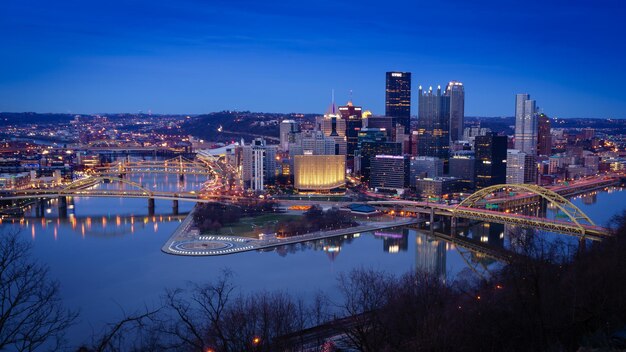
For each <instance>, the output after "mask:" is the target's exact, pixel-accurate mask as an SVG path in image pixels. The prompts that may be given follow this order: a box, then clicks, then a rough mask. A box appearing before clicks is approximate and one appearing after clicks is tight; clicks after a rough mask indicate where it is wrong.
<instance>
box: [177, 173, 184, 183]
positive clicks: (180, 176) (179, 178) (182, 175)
mask: <svg viewBox="0 0 626 352" xmlns="http://www.w3.org/2000/svg"><path fill="white" fill-rule="evenodd" d="M178 181H180V182H183V181H185V174H180V175H178Z"/></svg>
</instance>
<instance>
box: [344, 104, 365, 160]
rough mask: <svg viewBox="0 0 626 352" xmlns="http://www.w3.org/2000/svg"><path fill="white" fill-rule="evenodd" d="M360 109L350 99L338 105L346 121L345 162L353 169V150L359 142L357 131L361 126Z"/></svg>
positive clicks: (361, 115) (361, 116)
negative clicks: (343, 104) (346, 102)
mask: <svg viewBox="0 0 626 352" xmlns="http://www.w3.org/2000/svg"><path fill="white" fill-rule="evenodd" d="M362 110H363V109H362V108H361V107H360V106H354V105H353V104H352V101H349V102H348V104H347V105H346V106H340V107H339V113H340V114H341V118H342V119H343V120H344V121H345V123H346V132H345V135H346V163H347V164H348V165H347V166H348V168H349V169H350V170H353V169H354V151H355V150H356V148H357V146H358V143H359V131H360V130H361V128H363V114H362Z"/></svg>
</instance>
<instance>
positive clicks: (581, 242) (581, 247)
mask: <svg viewBox="0 0 626 352" xmlns="http://www.w3.org/2000/svg"><path fill="white" fill-rule="evenodd" d="M586 250H587V240H586V239H585V237H584V236H583V237H581V238H580V239H578V253H580V254H582V253H584V252H585V251H586Z"/></svg>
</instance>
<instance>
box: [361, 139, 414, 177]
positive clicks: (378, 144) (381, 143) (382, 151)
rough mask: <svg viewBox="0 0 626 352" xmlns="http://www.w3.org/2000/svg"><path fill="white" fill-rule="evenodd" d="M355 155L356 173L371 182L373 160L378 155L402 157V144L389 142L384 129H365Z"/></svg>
mask: <svg viewBox="0 0 626 352" xmlns="http://www.w3.org/2000/svg"><path fill="white" fill-rule="evenodd" d="M355 154H356V156H355V171H356V172H358V173H359V174H360V175H361V178H362V179H363V180H364V181H369V177H370V162H371V159H372V158H373V157H374V156H376V155H401V154H402V144H401V143H394V142H387V131H386V130H385V129H383V128H363V129H361V131H360V132H359V143H358V149H357V152H355Z"/></svg>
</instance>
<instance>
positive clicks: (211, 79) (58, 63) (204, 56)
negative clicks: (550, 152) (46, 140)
mask: <svg viewBox="0 0 626 352" xmlns="http://www.w3.org/2000/svg"><path fill="white" fill-rule="evenodd" d="M624 6H625V5H623V4H621V3H619V2H615V1H607V2H602V3H594V4H593V5H590V4H574V3H567V4H561V3H553V4H544V3H539V2H534V1H531V2H528V3H525V9H524V11H519V8H518V7H517V6H515V5H509V4H503V3H500V2H495V1H483V2H480V3H471V4H468V3H464V2H459V1H452V2H451V3H445V4H437V3H433V2H431V3H423V4H422V3H420V4H415V3H411V2H406V3H398V4H397V6H395V7H381V6H379V4H375V3H373V2H367V1H366V2H360V3H358V4H356V3H350V2H340V3H334V2H315V3H310V4H301V3H298V4H256V3H254V2H243V3H237V4H232V3H227V2H212V3H211V4H205V3H202V2H199V1H195V0H186V1H183V2H177V3H176V4H169V3H166V2H159V1H156V2H146V1H143V0H142V1H136V2H133V3H131V4H127V3H122V2H117V1H113V2H107V3H106V4H92V3H84V2H74V1H63V2H55V3H48V2H44V1H30V2H28V3H12V4H7V5H6V8H5V10H6V11H3V13H2V14H0V32H2V33H4V34H5V35H2V36H0V38H1V39H0V45H2V47H3V49H4V52H5V53H7V54H6V55H3V56H2V58H0V77H1V78H0V111H12V112H19V111H36V112H59V113H68V112H69V113H107V112H109V113H114V112H137V111H144V112H148V111H152V112H153V113H163V114H173V113H180V114H199V113H207V112H212V111H221V110H250V111H267V112H312V113H315V112H323V111H324V108H325V107H326V106H327V105H328V92H330V90H331V89H333V88H334V89H335V91H336V92H337V95H336V96H337V101H338V102H340V103H343V102H346V101H348V100H349V96H350V93H349V92H350V91H351V90H352V92H353V101H354V103H355V104H357V105H359V106H363V108H364V109H366V110H371V111H372V112H373V113H374V114H377V115H382V114H383V113H384V104H385V96H384V89H383V87H384V84H385V78H384V74H385V72H388V71H394V70H399V71H406V72H412V76H413V77H412V89H416V88H417V86H419V85H422V86H425V87H427V86H431V85H432V86H437V85H442V86H445V84H446V83H447V82H449V81H451V80H458V81H460V82H463V83H464V85H465V87H466V104H465V105H466V106H465V114H466V116H512V115H513V113H514V111H513V109H512V108H511V102H512V101H513V100H514V95H515V94H517V93H529V94H532V96H533V97H536V98H537V100H538V101H541V102H542V104H541V107H542V108H543V111H544V112H546V113H547V114H548V115H549V116H551V117H599V118H607V117H611V118H626V114H624V113H623V111H626V99H624V96H623V95H624V94H623V91H622V90H621V82H622V81H623V80H624V79H626V71H625V70H624V68H623V67H622V65H621V57H623V55H624V53H625V52H626V49H624V48H623V47H622V46H620V45H615V43H619V42H620V41H621V38H622V37H623V36H624V34H625V33H626V24H624V23H623V21H621V20H620V14H621V13H624ZM243 8H245V9H243ZM399 9H402V11H399ZM342 13H343V14H350V16H342ZM340 16H342V17H343V18H344V20H343V21H337V20H335V19H336V18H338V17H340ZM328 23H333V26H328ZM582 23H584V26H583V25H581V24H582ZM424 33H428V34H427V35H424ZM294 77H297V79H294ZM591 87H592V88H591ZM411 103H412V104H411V105H412V106H417V101H416V97H413V98H412V102H411ZM411 115H413V116H415V115H417V113H416V111H412V112H411Z"/></svg>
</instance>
